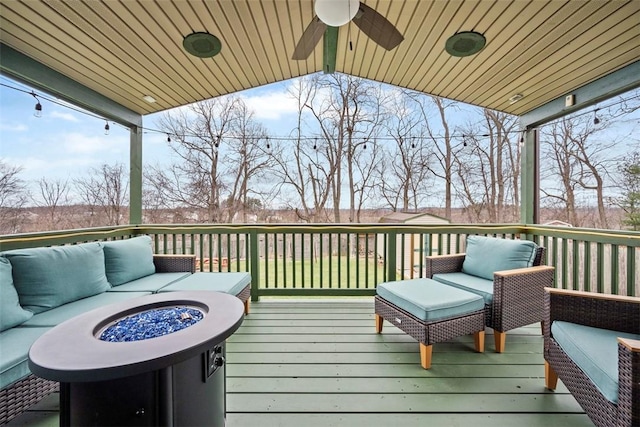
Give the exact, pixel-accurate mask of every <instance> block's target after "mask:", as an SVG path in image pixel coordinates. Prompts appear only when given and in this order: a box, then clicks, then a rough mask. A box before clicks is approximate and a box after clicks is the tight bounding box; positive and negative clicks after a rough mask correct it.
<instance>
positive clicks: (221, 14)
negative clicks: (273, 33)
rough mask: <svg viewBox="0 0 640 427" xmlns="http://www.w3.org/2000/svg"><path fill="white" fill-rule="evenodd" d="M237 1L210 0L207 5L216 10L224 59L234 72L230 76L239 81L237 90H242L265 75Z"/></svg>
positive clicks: (215, 16) (259, 80)
mask: <svg viewBox="0 0 640 427" xmlns="http://www.w3.org/2000/svg"><path fill="white" fill-rule="evenodd" d="M235 3H236V2H233V1H230V0H216V1H209V2H208V3H207V7H208V8H210V9H211V10H212V11H216V13H212V16H213V18H214V19H215V24H216V26H217V27H218V30H219V32H220V39H221V40H223V42H224V43H225V46H224V47H223V49H225V51H224V53H222V55H223V59H224V61H225V62H226V63H227V65H228V67H229V68H230V69H231V70H233V72H234V75H233V76H229V78H230V79H232V81H236V82H237V83H236V84H235V85H234V86H238V88H237V89H236V90H242V89H247V88H249V87H252V85H254V84H255V85H258V84H260V83H259V82H262V81H264V80H265V76H264V73H263V72H262V69H261V68H260V64H257V63H256V62H257V60H256V58H255V56H254V55H255V52H254V49H253V47H252V46H251V40H250V38H249V37H248V36H247V35H246V34H245V31H246V30H245V28H244V26H243V24H242V21H241V18H240V15H239V14H238V11H237V9H236V7H235Z"/></svg>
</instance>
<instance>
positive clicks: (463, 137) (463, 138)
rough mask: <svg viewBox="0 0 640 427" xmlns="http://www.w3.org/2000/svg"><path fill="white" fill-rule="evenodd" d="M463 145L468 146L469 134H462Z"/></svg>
mask: <svg viewBox="0 0 640 427" xmlns="http://www.w3.org/2000/svg"><path fill="white" fill-rule="evenodd" d="M462 146H463V147H466V146H467V135H465V134H462Z"/></svg>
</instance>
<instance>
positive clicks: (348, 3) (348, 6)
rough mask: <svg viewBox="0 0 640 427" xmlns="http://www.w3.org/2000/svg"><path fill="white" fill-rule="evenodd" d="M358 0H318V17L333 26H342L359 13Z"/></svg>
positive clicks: (316, 9)
mask: <svg viewBox="0 0 640 427" xmlns="http://www.w3.org/2000/svg"><path fill="white" fill-rule="evenodd" d="M359 8H360V2H359V1H358V0H316V4H315V7H314V9H315V11H316V15H318V18H320V20H321V21H322V22H324V23H325V24H327V25H329V26H331V27H340V26H342V25H344V24H346V23H348V22H349V21H351V20H352V19H353V17H354V16H356V13H358V9H359Z"/></svg>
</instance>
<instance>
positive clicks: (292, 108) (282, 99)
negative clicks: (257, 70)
mask: <svg viewBox="0 0 640 427" xmlns="http://www.w3.org/2000/svg"><path fill="white" fill-rule="evenodd" d="M242 98H243V100H244V102H245V103H246V104H247V106H248V107H249V108H250V109H251V110H252V111H254V113H255V117H256V119H262V120H279V119H281V118H282V116H284V115H286V114H291V113H295V112H296V111H297V110H298V107H297V104H296V101H295V99H293V98H291V96H290V95H289V94H287V92H286V91H280V92H275V91H274V92H266V93H262V94H259V95H253V96H243V97H242Z"/></svg>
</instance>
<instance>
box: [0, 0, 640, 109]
mask: <svg viewBox="0 0 640 427" xmlns="http://www.w3.org/2000/svg"><path fill="white" fill-rule="evenodd" d="M364 3H366V5H368V6H370V7H372V8H374V9H375V10H376V11H378V12H379V13H380V14H382V15H383V16H385V17H386V18H387V19H388V20H389V21H390V22H391V23H392V24H393V25H395V26H396V28H397V29H398V30H399V31H400V33H402V35H403V36H404V41H403V42H402V43H400V45H399V46H398V47H396V48H395V49H393V50H391V51H386V50H385V49H383V48H382V47H380V46H378V45H377V44H375V43H374V42H373V41H371V40H370V39H369V38H368V37H367V36H366V35H364V33H363V32H362V31H360V30H359V28H358V27H357V26H355V25H354V24H353V23H350V24H349V25H346V26H343V27H340V29H339V36H338V42H337V59H336V71H337V72H341V73H347V74H351V75H354V76H360V77H364V78H367V79H372V80H377V81H380V82H385V83H389V84H393V85H396V86H400V87H406V88H410V89H415V90H418V91H422V92H425V93H428V94H432V95H438V96H442V97H445V98H449V99H454V100H458V101H462V102H466V103H470V104H474V105H479V106H483V107H488V108H492V109H496V110H500V111H505V112H508V113H512V114H516V115H522V114H524V113H527V112H530V111H531V110H534V109H536V108H538V107H540V106H541V105H544V104H545V103H548V102H549V101H551V100H553V99H557V98H559V97H562V96H563V95H565V94H567V93H570V92H571V91H572V90H574V89H576V88H579V87H581V86H583V85H585V84H587V83H590V82H593V81H594V80H596V79H599V78H601V77H603V76H606V75H608V74H610V73H612V72H614V71H616V70H620V69H622V68H623V67H625V66H628V65H630V64H633V63H637V62H638V61H640V1H639V0H613V1H605V0H591V1H588V0H514V1H509V0H450V1H445V0H420V1H418V0H407V1H399V0H365V1H364ZM313 17H314V8H313V1H312V0H290V1H286V0H262V1H260V0H246V1H242V0H189V1H188V0H160V1H134V0H108V1H98V0H92V1H79V0H43V1H38V0H32V1H17V0H0V29H1V31H0V42H1V43H2V44H4V45H6V46H9V47H11V48H13V49H14V50H16V51H18V52H20V53H21V54H24V55H25V56H26V57H28V58H31V59H33V60H35V61H37V62H38V63H41V64H44V65H45V66H47V67H48V68H50V69H53V70H55V71H57V72H59V73H61V74H62V75H64V76H67V77H69V78H70V79H72V80H74V81H76V82H78V83H80V84H81V85H84V86H86V87H88V88H90V89H92V90H94V91H96V92H98V93H99V94H101V95H104V96H105V97H106V98H109V99H111V100H113V101H115V102H116V103H118V104H121V105H122V106H124V107H126V108H128V109H130V110H132V111H133V112H136V113H138V114H142V115H145V114H148V113H153V112H157V111H162V110H165V109H169V108H172V107H176V106H180V105H185V104H188V103H192V102H194V101H199V100H203V99H207V98H211V97H215V96H219V95H223V94H227V93H232V92H236V91H241V90H244V89H249V88H253V87H257V86H261V85H265V84H268V83H272V82H277V81H283V80H287V79H290V78H293V77H298V76H304V75H306V74H310V73H314V72H319V71H322V69H323V62H322V61H323V48H322V43H320V44H319V45H318V46H317V47H316V49H315V50H314V52H313V53H312V54H311V56H309V58H308V59H306V60H299V61H298V60H292V59H291V56H292V53H293V51H294V49H295V46H296V43H297V41H298V40H299V38H300V37H301V35H302V33H303V32H304V30H305V28H306V26H307V24H308V23H309V22H310V21H311V20H312V19H313ZM460 31H475V32H478V33H481V34H483V35H484V36H485V37H486V39H487V45H486V47H485V48H484V49H483V50H482V51H480V52H479V53H477V54H475V55H473V56H468V57H462V58H458V57H452V56H450V55H449V54H447V53H446V52H445V49H444V46H445V42H446V40H447V38H448V37H450V36H452V35H453V34H455V33H456V32H460ZM192 32H209V33H211V34H214V35H215V36H217V37H218V38H219V39H220V40H221V42H222V50H221V52H220V53H219V54H218V55H217V56H215V57H213V58H207V59H200V58H197V57H194V56H191V55H189V54H188V53H186V52H185V50H184V49H183V47H182V42H183V37H184V36H185V35H187V34H190V33H192ZM350 46H352V49H351V48H350ZM1 63H2V58H0V64H1ZM516 94H521V95H523V98H522V99H521V100H520V101H518V102H514V103H511V102H510V101H509V99H510V98H511V97H512V96H514V95H516ZM145 95H150V96H152V97H153V98H155V100H156V102H155V103H149V102H146V101H145V100H144V99H143V97H144V96H145Z"/></svg>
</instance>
